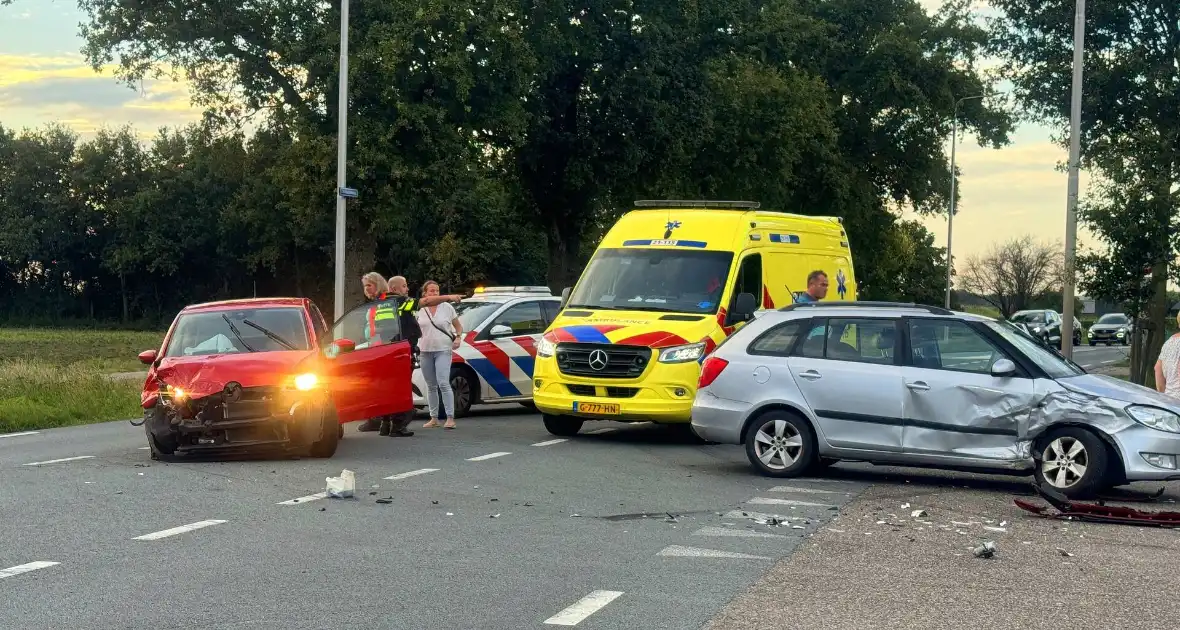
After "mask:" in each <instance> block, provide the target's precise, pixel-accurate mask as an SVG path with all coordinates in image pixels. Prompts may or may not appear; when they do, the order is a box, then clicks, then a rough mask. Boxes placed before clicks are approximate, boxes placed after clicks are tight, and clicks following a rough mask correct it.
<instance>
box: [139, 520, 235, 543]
mask: <svg viewBox="0 0 1180 630" xmlns="http://www.w3.org/2000/svg"><path fill="white" fill-rule="evenodd" d="M224 522H225V521H219V520H208V521H198V522H196V523H190V524H188V525H181V526H180V527H173V528H172V529H165V530H163V531H159V532H152V533H151V534H144V535H143V536H136V537H135V538H132V540H159V539H161V538H167V537H169V536H175V535H177V534H183V533H186V532H191V531H193V530H196V529H201V528H204V527H209V526H211V525H221V524H222V523H224Z"/></svg>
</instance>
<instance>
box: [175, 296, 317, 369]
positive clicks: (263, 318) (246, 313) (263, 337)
mask: <svg viewBox="0 0 1180 630" xmlns="http://www.w3.org/2000/svg"><path fill="white" fill-rule="evenodd" d="M268 332H269V333H271V334H270V335H267V334H266V333H268ZM276 337H277V339H276ZM280 339H281V341H280ZM310 343H311V342H310V340H309V339H308V334H307V325H306V322H305V321H304V318H303V309H299V308H248V309H239V310H233V311H213V312H204V313H186V314H184V315H181V316H180V318H179V319H178V320H177V321H176V330H175V331H174V332H173V333H172V339H170V340H169V341H168V348H167V350H165V351H164V356H166V357H191V356H201V355H206V354H235V353H242V352H282V351H284V350H308V349H309V348H310V347H311V346H310ZM286 344H290V347H288V345H286Z"/></svg>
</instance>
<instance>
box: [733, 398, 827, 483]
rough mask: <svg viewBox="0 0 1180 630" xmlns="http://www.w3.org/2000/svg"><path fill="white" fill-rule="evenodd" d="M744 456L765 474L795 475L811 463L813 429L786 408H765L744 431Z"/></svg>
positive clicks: (813, 462) (813, 456) (810, 465)
mask: <svg viewBox="0 0 1180 630" xmlns="http://www.w3.org/2000/svg"><path fill="white" fill-rule="evenodd" d="M746 457H748V458H749V460H750V464H752V465H753V466H754V468H756V469H757V470H758V472H760V473H762V474H763V475H766V476H768V477H798V476H799V475H801V474H803V473H805V472H807V470H808V469H810V468H811V467H812V465H814V464H815V461H816V458H817V454H816V447H815V432H814V431H813V430H812V429H811V425H810V424H809V423H808V422H807V421H806V420H804V419H803V418H801V417H800V416H798V415H796V414H794V413H791V412H789V411H782V410H774V411H768V412H766V413H764V414H762V415H760V416H758V417H757V418H755V419H754V422H753V423H752V424H751V425H750V429H749V431H748V432H747V433H746Z"/></svg>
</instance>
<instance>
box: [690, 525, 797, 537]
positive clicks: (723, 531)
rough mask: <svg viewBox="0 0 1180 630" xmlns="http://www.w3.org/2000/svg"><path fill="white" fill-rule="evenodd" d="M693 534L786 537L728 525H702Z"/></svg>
mask: <svg viewBox="0 0 1180 630" xmlns="http://www.w3.org/2000/svg"><path fill="white" fill-rule="evenodd" d="M693 536H721V537H725V536H730V537H735V538H786V536H780V535H779V534H768V533H766V532H756V531H753V530H749V529H730V528H728V527H702V528H701V529H698V530H697V531H695V532H693Z"/></svg>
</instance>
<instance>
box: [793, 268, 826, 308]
mask: <svg viewBox="0 0 1180 630" xmlns="http://www.w3.org/2000/svg"><path fill="white" fill-rule="evenodd" d="M827 296H828V274H826V273H824V272H823V270H821V269H816V270H815V271H813V272H811V273H809V274H807V291H806V292H804V293H800V294H799V297H796V298H795V303H796V304H804V303H807V302H818V301H820V300H822V299H824V298H825V297H827Z"/></svg>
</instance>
